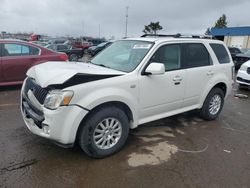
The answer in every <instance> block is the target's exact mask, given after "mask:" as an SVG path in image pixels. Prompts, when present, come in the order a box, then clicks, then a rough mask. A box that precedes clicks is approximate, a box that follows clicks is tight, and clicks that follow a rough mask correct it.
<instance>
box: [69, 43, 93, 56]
mask: <svg viewBox="0 0 250 188" xmlns="http://www.w3.org/2000/svg"><path fill="white" fill-rule="evenodd" d="M72 46H73V47H75V48H81V49H82V50H83V51H84V53H87V50H88V48H89V47H90V46H91V44H90V43H89V42H78V41H77V42H74V43H72Z"/></svg>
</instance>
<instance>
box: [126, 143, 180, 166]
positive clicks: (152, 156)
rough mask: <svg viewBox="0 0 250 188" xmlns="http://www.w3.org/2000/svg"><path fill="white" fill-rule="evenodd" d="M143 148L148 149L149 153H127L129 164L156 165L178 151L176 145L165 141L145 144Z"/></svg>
mask: <svg viewBox="0 0 250 188" xmlns="http://www.w3.org/2000/svg"><path fill="white" fill-rule="evenodd" d="M144 149H145V150H147V151H149V153H145V154H144V153H143V154H141V153H132V154H130V155H129V159H128V165H129V166H131V167H138V166H144V165H158V164H161V163H163V162H166V161H168V160H169V159H170V158H171V155H172V154H174V153H176V152H177V151H178V148H177V147H176V146H174V145H170V144H168V143H167V142H160V143H158V144H156V145H155V146H146V147H145V148H144Z"/></svg>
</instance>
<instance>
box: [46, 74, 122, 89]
mask: <svg viewBox="0 0 250 188" xmlns="http://www.w3.org/2000/svg"><path fill="white" fill-rule="evenodd" d="M116 76H121V75H119V74H115V75H98V74H76V75H74V76H73V77H71V78H69V79H68V80H66V81H65V82H64V83H63V84H54V85H49V86H48V88H49V89H64V88H67V87H70V86H74V85H79V84H83V83H87V82H93V81H97V80H103V79H107V78H112V77H116Z"/></svg>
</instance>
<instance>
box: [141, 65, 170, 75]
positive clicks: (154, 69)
mask: <svg viewBox="0 0 250 188" xmlns="http://www.w3.org/2000/svg"><path fill="white" fill-rule="evenodd" d="M164 73H165V65H164V64H162V63H150V64H149V65H148V67H147V68H146V70H145V75H160V74H164Z"/></svg>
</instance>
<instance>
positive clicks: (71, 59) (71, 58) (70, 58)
mask: <svg viewBox="0 0 250 188" xmlns="http://www.w3.org/2000/svg"><path fill="white" fill-rule="evenodd" d="M69 60H70V61H78V56H77V55H76V54H71V55H70V56H69Z"/></svg>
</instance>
